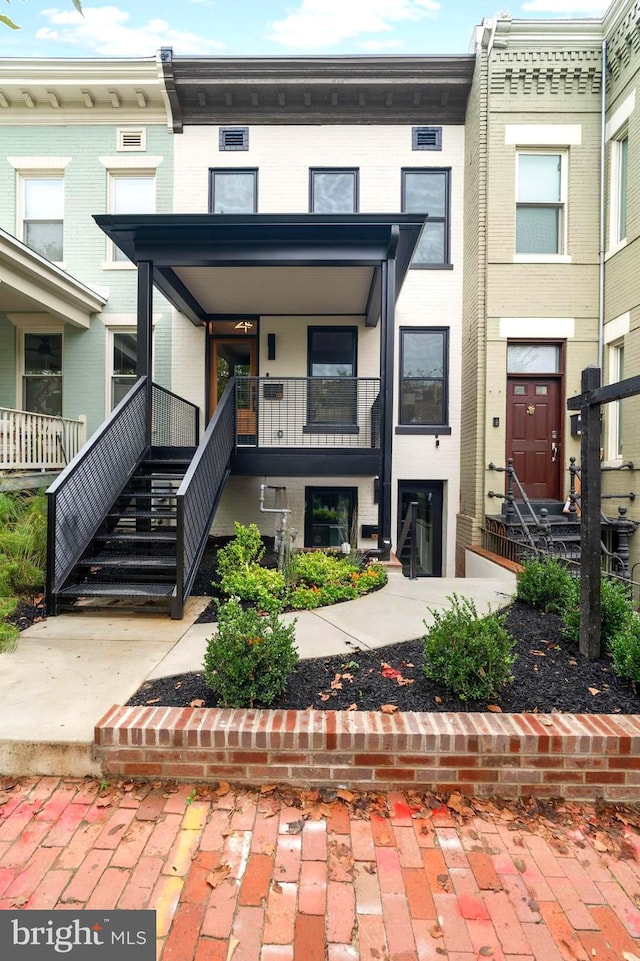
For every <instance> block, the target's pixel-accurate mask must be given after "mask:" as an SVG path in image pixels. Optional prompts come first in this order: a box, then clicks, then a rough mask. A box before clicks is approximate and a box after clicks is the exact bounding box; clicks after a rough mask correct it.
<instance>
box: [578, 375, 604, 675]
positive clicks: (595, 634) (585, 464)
mask: <svg viewBox="0 0 640 961" xmlns="http://www.w3.org/2000/svg"><path fill="white" fill-rule="evenodd" d="M599 387H600V368H599V367H586V368H585V369H584V370H583V371H582V384H581V389H582V398H581V420H582V434H581V437H580V455H581V461H582V468H581V475H582V485H581V507H582V521H581V525H580V526H581V536H580V541H581V551H580V555H581V577H580V653H581V654H583V655H584V656H585V657H586V658H588V659H589V660H590V661H593V660H595V659H596V658H598V657H600V627H601V614H600V576H601V575H600V541H601V530H600V404H599V403H594V402H593V400H592V399H591V398H590V394H591V392H592V391H595V390H597V389H598V388H599Z"/></svg>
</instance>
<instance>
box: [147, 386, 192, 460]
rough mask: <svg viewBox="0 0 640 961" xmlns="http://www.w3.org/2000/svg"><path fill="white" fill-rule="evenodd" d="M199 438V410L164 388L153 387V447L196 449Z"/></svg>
mask: <svg viewBox="0 0 640 961" xmlns="http://www.w3.org/2000/svg"><path fill="white" fill-rule="evenodd" d="M199 436H200V408H199V407H197V406H196V405H195V404H192V403H191V401H189V400H185V398H184V397H179V396H178V394H174V393H173V392H172V391H170V390H167V388H166V387H161V386H160V385H159V384H154V385H153V423H152V428H151V443H152V445H153V446H154V447H197V446H198V439H199Z"/></svg>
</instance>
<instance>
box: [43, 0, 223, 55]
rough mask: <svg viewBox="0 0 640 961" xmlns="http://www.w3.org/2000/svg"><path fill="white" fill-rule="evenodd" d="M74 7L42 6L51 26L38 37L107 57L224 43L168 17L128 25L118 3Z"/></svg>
mask: <svg viewBox="0 0 640 961" xmlns="http://www.w3.org/2000/svg"><path fill="white" fill-rule="evenodd" d="M83 10H84V16H81V15H80V14H79V13H77V12H76V11H75V10H57V9H55V8H54V9H49V10H43V11H42V16H43V17H46V18H47V20H48V22H49V26H47V27H41V28H40V30H38V31H37V32H36V38H37V39H38V40H48V41H50V42H51V41H53V42H57V43H66V44H72V45H74V46H79V47H82V48H83V50H84V51H87V52H91V53H99V54H102V55H104V56H108V57H143V56H151V55H152V54H154V53H155V52H156V50H158V49H159V48H160V47H173V49H174V50H175V52H176V53H178V54H189V53H210V52H212V51H215V50H220V49H222V48H223V47H224V44H222V43H219V42H218V41H216V40H207V39H205V38H203V37H201V36H198V35H196V34H195V33H188V32H187V31H183V30H174V29H172V28H171V27H170V26H169V24H168V23H167V22H166V20H161V19H155V20H149V21H148V22H147V23H144V24H141V25H140V26H136V27H133V26H129V20H130V19H131V16H130V14H129V13H127V12H126V11H124V10H120V9H119V8H118V7H87V6H85V7H83Z"/></svg>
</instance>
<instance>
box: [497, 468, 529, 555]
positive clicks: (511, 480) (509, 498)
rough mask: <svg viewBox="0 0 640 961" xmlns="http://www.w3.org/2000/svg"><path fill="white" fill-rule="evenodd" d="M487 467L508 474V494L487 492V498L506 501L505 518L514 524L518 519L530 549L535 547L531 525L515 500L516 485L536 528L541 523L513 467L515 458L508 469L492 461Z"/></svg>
mask: <svg viewBox="0 0 640 961" xmlns="http://www.w3.org/2000/svg"><path fill="white" fill-rule="evenodd" d="M487 466H488V470H494V471H496V472H497V473H499V474H506V475H507V492H506V494H500V493H498V492H497V491H487V497H497V498H501V499H502V500H504V501H506V505H507V508H506V515H505V516H506V518H507V520H509V521H511V522H513V520H514V518H516V517H517V519H518V522H519V524H520V530H521V531H522V534H523V536H524V538H525V540H526V541H527V542H528V544H529V546H530V547H535V543H534V539H533V537H532V536H531V531H530V530H529V525H528V524H527V522H526V521H525V519H524V517H523V515H522V511H521V510H520V507H519V505H518V502H517V500H516V498H515V494H514V490H513V488H514V485H515V486H516V487H517V488H518V492H519V494H520V497H521V499H522V502H523V503H524V504H525V505H526V507H527V509H528V511H529V514H530V516H531V519H532V521H533V523H534V524H535V525H536V527H537V526H538V525H539V523H540V521H539V518H538V517H537V516H536V512H535V511H534V509H533V506H532V504H531V501H530V500H529V498H528V497H527V495H526V493H525V491H524V488H523V487H522V484H521V483H520V479H519V478H518V475H517V474H516V469H515V467H514V466H513V458H512V457H509V458H507V466H506V467H496V465H495V464H494V463H493V461H492V462H491V463H490V464H488V465H487Z"/></svg>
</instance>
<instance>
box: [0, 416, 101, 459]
mask: <svg viewBox="0 0 640 961" xmlns="http://www.w3.org/2000/svg"><path fill="white" fill-rule="evenodd" d="M85 440H86V418H85V417H78V418H72V417H62V416H58V415H56V414H39V413H36V412H35V411H29V410H16V409H14V408H12V407H0V469H1V470H61V469H62V468H63V467H65V466H66V464H67V463H68V462H69V459H70V458H69V455H71V457H73V456H75V454H76V453H77V451H78V450H80V448H81V447H82V446H83V444H84V442H85Z"/></svg>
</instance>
